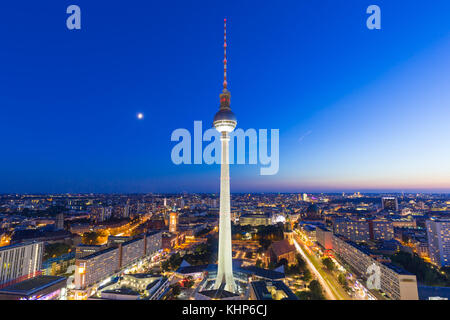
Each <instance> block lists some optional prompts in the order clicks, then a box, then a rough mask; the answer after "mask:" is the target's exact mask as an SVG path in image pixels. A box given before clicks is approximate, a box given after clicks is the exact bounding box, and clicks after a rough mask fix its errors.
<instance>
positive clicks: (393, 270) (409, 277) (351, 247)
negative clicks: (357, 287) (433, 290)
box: [333, 236, 419, 300]
mask: <svg viewBox="0 0 450 320" xmlns="http://www.w3.org/2000/svg"><path fill="white" fill-rule="evenodd" d="M333 251H334V252H335V254H336V255H337V256H338V257H339V258H340V259H342V260H343V261H345V263H347V264H348V265H350V266H351V267H352V269H353V270H354V271H355V272H356V273H357V274H358V275H360V276H361V277H362V278H364V279H367V277H368V275H369V274H368V271H369V267H371V266H375V267H377V268H379V270H380V290H381V291H383V292H384V293H386V294H387V295H388V296H389V297H390V298H391V299H394V300H418V297H419V296H418V291H417V279H416V276H415V275H413V274H411V273H409V272H407V271H405V270H403V269H401V268H398V267H395V266H393V265H391V264H389V263H387V262H385V261H382V259H381V258H380V257H377V256H376V255H373V254H372V253H371V252H370V251H368V250H367V249H365V248H363V247H361V246H358V245H357V244H355V243H352V242H351V241H348V240H345V239H343V238H341V237H339V236H333Z"/></svg>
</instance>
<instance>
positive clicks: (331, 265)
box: [322, 257, 334, 271]
mask: <svg viewBox="0 0 450 320" xmlns="http://www.w3.org/2000/svg"><path fill="white" fill-rule="evenodd" d="M322 263H323V265H324V266H325V268H327V270H328V271H333V270H334V262H333V260H331V258H329V257H326V258H325V259H322Z"/></svg>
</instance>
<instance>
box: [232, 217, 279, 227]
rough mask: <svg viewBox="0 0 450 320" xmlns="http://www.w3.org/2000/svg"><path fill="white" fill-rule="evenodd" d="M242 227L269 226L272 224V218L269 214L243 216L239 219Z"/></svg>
mask: <svg viewBox="0 0 450 320" xmlns="http://www.w3.org/2000/svg"><path fill="white" fill-rule="evenodd" d="M239 224H240V225H241V226H246V225H250V226H269V225H271V224H272V218H271V217H270V216H269V215H267V214H243V215H241V216H240V217H239Z"/></svg>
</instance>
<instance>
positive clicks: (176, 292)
mask: <svg viewBox="0 0 450 320" xmlns="http://www.w3.org/2000/svg"><path fill="white" fill-rule="evenodd" d="M171 288H172V295H173V296H174V297H177V296H178V295H179V294H180V293H181V288H180V285H179V284H178V283H176V284H173V285H171Z"/></svg>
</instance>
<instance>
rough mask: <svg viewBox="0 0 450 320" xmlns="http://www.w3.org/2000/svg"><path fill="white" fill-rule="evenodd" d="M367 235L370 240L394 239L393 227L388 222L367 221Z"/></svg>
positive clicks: (378, 220)
mask: <svg viewBox="0 0 450 320" xmlns="http://www.w3.org/2000/svg"><path fill="white" fill-rule="evenodd" d="M369 234H370V239H371V240H392V239H394V225H393V224H392V221H389V220H381V219H374V220H369Z"/></svg>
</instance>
